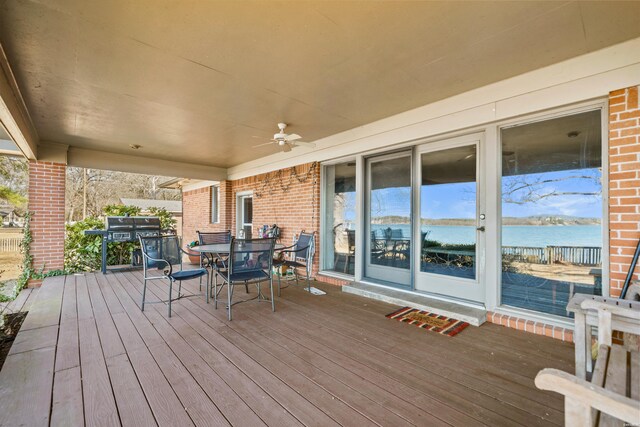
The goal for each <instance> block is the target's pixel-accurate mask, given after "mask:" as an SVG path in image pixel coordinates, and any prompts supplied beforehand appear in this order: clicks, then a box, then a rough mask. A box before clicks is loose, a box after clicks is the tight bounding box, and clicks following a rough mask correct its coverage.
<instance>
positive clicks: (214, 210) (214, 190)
mask: <svg viewBox="0 0 640 427" xmlns="http://www.w3.org/2000/svg"><path fill="white" fill-rule="evenodd" d="M209 194H210V196H211V203H210V206H211V218H209V220H210V221H211V224H219V223H220V184H216V185H212V186H211V187H210V190H209Z"/></svg>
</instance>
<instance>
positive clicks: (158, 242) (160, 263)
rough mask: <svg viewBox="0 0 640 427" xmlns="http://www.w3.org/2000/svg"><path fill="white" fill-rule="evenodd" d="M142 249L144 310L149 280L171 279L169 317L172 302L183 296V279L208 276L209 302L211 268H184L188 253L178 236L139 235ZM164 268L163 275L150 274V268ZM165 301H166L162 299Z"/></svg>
mask: <svg viewBox="0 0 640 427" xmlns="http://www.w3.org/2000/svg"><path fill="white" fill-rule="evenodd" d="M138 239H139V240H140V249H141V251H142V258H143V259H142V267H143V274H144V276H143V277H144V287H143V288H142V307H141V308H142V311H144V304H145V297H146V294H147V281H148V280H158V279H164V280H168V281H169V300H168V305H169V317H171V302H172V301H175V300H177V299H180V298H181V295H180V292H181V291H182V281H183V280H191V279H197V278H200V279H201V278H202V276H206V277H207V280H206V283H207V292H206V294H207V297H206V298H207V303H208V302H209V283H210V281H209V270H207V268H206V266H205V267H201V268H195V269H192V270H183V269H182V254H183V253H185V254H188V252H186V251H184V250H183V249H182V248H180V238H179V237H178V236H157V237H142V236H139V237H138ZM174 265H180V270H178V271H174V268H173V266H174ZM151 269H157V270H162V274H161V275H152V276H150V275H149V274H148V273H149V270H151ZM174 282H178V297H177V298H175V299H174V298H173V295H172V292H173V283H174ZM160 302H164V301H160Z"/></svg>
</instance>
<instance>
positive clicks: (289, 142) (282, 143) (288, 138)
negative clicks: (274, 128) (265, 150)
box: [253, 123, 316, 151]
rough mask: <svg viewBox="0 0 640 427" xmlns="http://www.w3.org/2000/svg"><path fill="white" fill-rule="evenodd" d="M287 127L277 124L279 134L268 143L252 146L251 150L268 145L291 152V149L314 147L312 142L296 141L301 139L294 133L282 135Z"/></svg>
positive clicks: (284, 124) (283, 124)
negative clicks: (275, 145)
mask: <svg viewBox="0 0 640 427" xmlns="http://www.w3.org/2000/svg"><path fill="white" fill-rule="evenodd" d="M286 127H287V124H286V123H278V129H279V132H278V133H276V134H275V135H273V139H271V141H269V142H265V143H264V144H259V145H254V147H253V148H256V147H262V146H264V145H269V144H277V145H278V147H280V149H282V151H291V149H292V148H293V147H310V148H313V147H315V146H316V145H315V144H314V143H313V142H302V141H298V140H299V139H300V138H302V137H301V136H300V135H297V134H295V133H292V134H286V133H284V130H285V128H286Z"/></svg>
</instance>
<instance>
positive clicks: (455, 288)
mask: <svg viewBox="0 0 640 427" xmlns="http://www.w3.org/2000/svg"><path fill="white" fill-rule="evenodd" d="M478 147H479V144H478V142H477V141H469V139H466V140H462V141H458V142H456V141H448V142H441V143H436V144H429V145H427V146H423V147H422V148H421V149H419V150H418V165H419V167H418V169H419V170H418V182H419V183H420V187H419V226H416V228H417V231H419V233H420V234H419V238H420V247H419V256H420V262H419V271H418V272H417V274H416V276H417V279H416V289H418V290H423V291H427V292H432V293H438V294H443V295H448V296H454V297H457V298H463V299H467V300H476V301H481V300H483V298H484V289H483V288H482V287H481V285H480V281H479V280H478V278H479V277H480V274H481V272H480V271H479V270H480V269H479V266H480V264H479V262H478V254H479V253H480V251H479V249H480V245H481V244H483V242H484V233H483V231H484V227H483V226H482V225H481V223H482V222H483V221H482V219H483V218H484V217H482V216H480V215H479V209H480V200H481V196H480V194H479V189H480V186H479V182H478V165H479V162H478ZM416 237H418V234H417V233H416Z"/></svg>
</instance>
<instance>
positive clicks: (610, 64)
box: [227, 38, 640, 179]
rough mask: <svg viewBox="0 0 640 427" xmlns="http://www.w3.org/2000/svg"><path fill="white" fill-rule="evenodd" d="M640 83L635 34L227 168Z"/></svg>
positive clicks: (260, 169)
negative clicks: (309, 146)
mask: <svg viewBox="0 0 640 427" xmlns="http://www.w3.org/2000/svg"><path fill="white" fill-rule="evenodd" d="M639 84H640V38H636V39H633V40H630V41H627V42H624V43H620V44H618V45H615V46H611V47H608V48H605V49H602V50H599V51H596V52H592V53H589V54H586V55H581V56H578V57H576V58H572V59H569V60H566V61H563V62H559V63H557V64H553V65H550V66H548V67H544V68H540V69H538V70H534V71H531V72H528V73H525V74H521V75H519V76H516V77H512V78H510V79H506V80H502V81H500V82H497V83H493V84H490V85H487V86H483V87H481V88H478V89H474V90H471V91H468V92H465V93H462V94H460V95H456V96H453V97H450V98H447V99H444V100H441V101H437V102H434V103H432V104H428V105H425V106H422V107H419V108H416V109H413V110H410V111H406V112H404V113H400V114H397V115H394V116H390V117H387V118H384V119H382V120H378V121H376V122H373V123H369V124H367V125H364V126H360V127H357V128H354V129H351V130H348V131H345V132H341V133H338V134H335V135H331V136H328V137H326V138H322V139H320V140H317V141H315V143H316V148H315V149H313V150H309V149H306V148H299V149H296V150H295V151H292V152H290V153H278V154H274V155H271V156H267V157H263V158H261V159H257V160H254V161H251V162H247V163H243V164H240V165H237V166H234V167H231V168H229V169H228V170H227V172H228V179H240V178H244V177H248V176H253V175H258V174H261V173H266V172H270V171H274V170H278V169H282V168H286V167H290V166H295V165H298V164H302V163H309V162H312V161H325V160H330V159H334V158H337V157H342V156H349V155H354V154H357V153H362V152H365V151H366V152H370V151H371V150H374V149H376V148H382V147H390V146H393V145H395V144H400V143H404V142H407V141H412V140H416V139H421V138H425V137H433V136H436V135H440V134H445V133H449V132H454V131H458V130H463V129H467V128H472V127H475V126H480V125H486V124H489V123H493V122H497V121H502V120H506V119H510V118H515V117H518V116H521V115H525V114H531V113H534V112H539V111H543V110H547V109H551V108H557V107H560V106H563V105H569V104H573V103H577V102H583V101H587V100H592V99H595V98H600V97H604V96H607V95H608V93H609V92H610V91H612V90H616V89H622V88H625V87H629V86H635V85H639Z"/></svg>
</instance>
